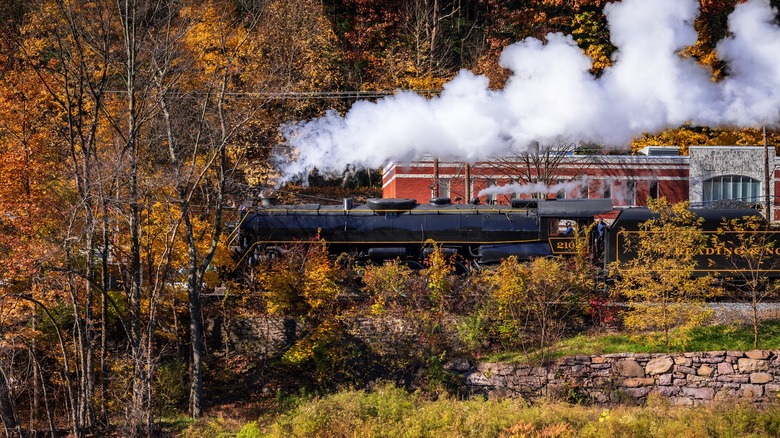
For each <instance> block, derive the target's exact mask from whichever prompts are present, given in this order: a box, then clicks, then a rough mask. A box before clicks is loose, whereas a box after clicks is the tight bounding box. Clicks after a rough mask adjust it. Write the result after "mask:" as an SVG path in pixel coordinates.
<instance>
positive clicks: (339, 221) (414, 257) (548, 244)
mask: <svg viewBox="0 0 780 438" xmlns="http://www.w3.org/2000/svg"><path fill="white" fill-rule="evenodd" d="M610 211H612V201H611V200H609V199H573V200H542V199H538V200H537V199H527V200H521V199H515V200H513V202H512V205H478V204H452V203H451V202H450V200H449V198H434V199H431V203H430V204H427V205H418V204H417V202H416V201H415V200H414V199H379V198H375V199H369V200H368V202H367V203H366V204H365V205H360V206H353V205H352V202H351V200H349V199H347V200H344V204H343V205H342V206H332V205H330V206H329V205H320V204H310V205H295V206H292V205H268V206H263V207H259V208H256V209H255V210H253V211H249V212H247V213H246V214H245V215H244V217H243V218H242V221H241V224H240V230H241V233H240V239H241V242H240V245H241V249H242V251H243V253H244V257H243V258H246V257H251V258H258V257H262V256H264V255H265V254H266V253H268V252H273V251H276V250H278V249H279V248H283V247H284V245H288V244H292V243H295V242H298V243H300V242H305V241H311V240H312V239H315V238H318V237H319V238H322V239H324V240H325V241H326V242H327V244H328V249H329V251H330V252H331V253H333V254H340V253H342V252H345V253H351V254H355V255H356V256H357V257H358V259H363V260H371V261H375V262H381V261H384V260H394V259H397V258H398V259H401V260H403V261H405V262H407V263H408V264H410V265H411V266H421V265H420V263H422V261H423V260H424V259H425V257H426V256H427V255H428V254H429V253H430V251H431V248H430V244H429V243H427V242H429V241H430V240H433V241H435V242H436V243H437V244H438V245H441V247H442V249H443V251H444V252H445V253H447V254H450V255H456V254H457V256H458V257H459V258H460V259H461V260H464V261H468V262H472V261H473V262H475V263H478V264H489V263H497V262H500V261H501V260H502V259H505V258H507V257H509V256H517V257H518V258H521V259H529V258H531V257H539V256H552V255H561V254H567V253H571V251H572V249H573V243H574V242H573V241H574V239H573V237H571V236H565V235H564V230H565V228H566V224H567V223H570V224H572V225H575V224H576V225H577V226H578V227H580V228H581V227H585V226H588V225H589V224H590V223H591V222H593V217H594V216H595V215H598V214H604V213H608V212H610Z"/></svg>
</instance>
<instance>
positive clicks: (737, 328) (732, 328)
mask: <svg viewBox="0 0 780 438" xmlns="http://www.w3.org/2000/svg"><path fill="white" fill-rule="evenodd" d="M675 337H676V338H677V339H683V338H684V339H686V342H685V343H684V344H682V345H675V346H672V347H671V348H668V347H666V346H665V345H663V343H662V342H661V341H660V336H657V335H656V334H654V333H644V334H638V335H631V334H625V333H603V334H586V333H581V334H577V335H575V336H573V337H569V338H566V339H562V340H561V341H559V342H557V343H556V344H555V345H553V346H552V347H550V348H549V349H548V350H547V351H546V352H544V356H545V357H546V358H548V359H554V358H559V357H566V356H574V355H578V354H586V355H593V354H611V353H675V352H681V351H686V352H694V351H721V350H738V351H749V350H753V349H754V347H753V326H752V325H712V326H706V327H697V328H695V329H693V330H691V331H690V332H689V333H687V334H684V336H683V334H681V333H678V334H676V336H675ZM759 348H764V349H777V348H780V320H768V321H763V322H762V323H761V325H760V326H759ZM540 357H541V353H540V352H532V353H530V354H528V353H520V352H501V353H496V354H492V355H489V356H487V357H485V358H483V360H484V361H487V362H490V361H495V362H509V363H525V362H532V361H535V360H538V359H539V358H540Z"/></svg>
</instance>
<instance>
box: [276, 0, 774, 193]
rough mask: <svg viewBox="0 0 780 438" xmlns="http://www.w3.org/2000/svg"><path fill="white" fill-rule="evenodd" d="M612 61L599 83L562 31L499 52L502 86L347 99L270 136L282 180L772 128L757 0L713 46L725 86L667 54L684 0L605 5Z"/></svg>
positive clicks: (764, 14)
mask: <svg viewBox="0 0 780 438" xmlns="http://www.w3.org/2000/svg"><path fill="white" fill-rule="evenodd" d="M605 14H606V16H607V20H608V22H609V29H610V34H611V39H612V42H613V44H614V45H615V46H616V47H617V48H618V50H617V52H616V54H615V57H614V61H615V62H614V65H613V66H612V67H610V68H608V69H607V70H606V71H605V72H604V74H603V75H602V76H601V77H600V78H594V77H593V76H592V75H591V74H590V73H589V72H588V70H589V69H590V67H591V60H590V58H588V57H587V56H586V55H585V54H584V53H583V52H582V51H581V50H580V49H579V48H578V47H577V45H576V43H575V41H574V39H573V38H572V37H571V36H568V35H563V34H560V33H555V34H550V35H548V36H547V43H542V42H541V41H539V40H537V39H532V38H529V39H527V40H525V41H523V42H519V43H516V44H513V45H511V46H509V47H507V48H506V49H505V50H504V52H503V53H502V55H501V59H500V63H501V66H503V67H505V68H508V69H510V70H511V71H512V76H511V78H510V79H509V81H508V82H507V84H506V86H505V87H504V88H503V89H502V90H497V91H495V90H490V89H489V88H488V80H487V78H485V77H484V76H478V75H475V74H473V73H471V72H468V71H461V72H460V73H459V74H458V75H457V76H456V77H455V78H454V79H453V80H452V81H450V82H449V83H447V84H446V85H445V86H444V89H443V91H442V93H441V95H440V96H438V97H434V98H431V99H426V98H424V97H422V96H419V95H417V94H415V93H411V92H404V91H400V92H398V93H397V94H395V95H394V96H391V97H387V98H383V99H380V100H379V101H377V102H368V101H360V102H357V103H355V104H354V105H353V106H352V108H351V109H350V110H349V111H348V112H347V114H346V115H345V116H343V117H342V116H340V115H339V114H337V113H336V112H335V111H330V112H328V113H327V114H326V115H325V116H324V117H322V118H320V119H316V120H312V121H308V122H298V123H291V124H287V125H285V126H283V127H282V132H283V134H284V136H285V138H286V141H287V143H288V144H289V145H290V146H292V147H294V148H295V149H296V151H297V153H296V158H295V159H294V160H291V161H288V162H286V163H285V164H284V165H283V169H282V170H283V172H284V174H285V175H286V176H285V179H289V178H290V177H291V176H292V175H295V174H301V173H305V172H307V171H309V170H311V169H312V168H313V167H315V166H316V167H317V168H318V169H320V170H321V171H325V172H340V171H341V170H343V169H344V168H345V167H346V166H347V165H354V166H357V167H380V166H382V165H384V164H386V163H387V162H388V161H415V160H419V159H421V158H422V157H424V156H425V155H432V156H435V157H438V158H441V159H458V160H464V161H471V162H473V161H476V160H481V159H487V158H490V157H496V156H507V155H508V154H509V153H510V152H511V153H518V152H522V151H524V150H525V148H526V147H527V146H528V145H529V144H531V143H532V142H539V143H541V144H552V143H554V142H567V143H577V142H595V143H600V144H604V145H606V146H624V145H626V144H627V143H628V142H629V141H630V140H631V138H633V137H635V136H637V135H640V134H641V133H643V132H658V131H661V130H663V129H667V128H671V127H677V126H680V125H681V124H683V123H685V122H691V123H694V124H697V125H706V126H711V127H755V126H761V125H765V126H776V125H777V124H778V122H779V121H780V56H778V54H780V28H778V26H777V24H776V23H775V16H776V11H775V10H774V9H773V8H771V6H770V4H769V0H750V1H748V2H747V3H744V4H740V5H738V6H737V7H736V9H735V11H734V12H733V13H732V15H731V16H730V17H729V30H730V35H731V36H729V37H728V38H726V39H725V40H723V41H721V42H720V43H719V44H718V46H717V52H718V56H719V57H720V59H722V60H724V61H725V62H727V63H728V65H729V72H730V75H729V77H728V78H727V79H725V80H723V81H721V82H719V83H713V82H712V81H711V80H710V72H709V71H708V70H707V69H705V68H704V67H702V66H701V65H700V64H697V63H696V62H695V60H693V59H690V58H683V57H681V56H680V55H678V52H679V51H680V50H681V49H683V48H685V47H687V46H690V45H693V44H694V43H695V42H696V37H697V36H696V32H695V31H694V28H693V22H694V20H695V18H696V16H697V14H698V2H697V1H696V0H624V1H623V2H621V3H611V4H609V5H607V6H605Z"/></svg>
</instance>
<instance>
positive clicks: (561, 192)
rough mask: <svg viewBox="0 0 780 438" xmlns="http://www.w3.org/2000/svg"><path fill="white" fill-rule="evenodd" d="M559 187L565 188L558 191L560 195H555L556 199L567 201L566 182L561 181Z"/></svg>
mask: <svg viewBox="0 0 780 438" xmlns="http://www.w3.org/2000/svg"><path fill="white" fill-rule="evenodd" d="M557 185H559V186H562V187H563V188H562V189H560V190H558V193H556V194H555V199H566V181H564V180H562V179H559V180H558V183H557Z"/></svg>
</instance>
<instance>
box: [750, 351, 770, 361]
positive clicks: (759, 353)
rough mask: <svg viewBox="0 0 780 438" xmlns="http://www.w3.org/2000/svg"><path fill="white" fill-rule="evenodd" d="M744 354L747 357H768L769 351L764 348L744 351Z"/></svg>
mask: <svg viewBox="0 0 780 438" xmlns="http://www.w3.org/2000/svg"><path fill="white" fill-rule="evenodd" d="M745 356H747V357H748V359H769V352H768V351H766V350H753V351H746V352H745Z"/></svg>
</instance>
